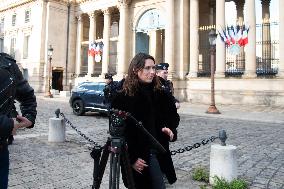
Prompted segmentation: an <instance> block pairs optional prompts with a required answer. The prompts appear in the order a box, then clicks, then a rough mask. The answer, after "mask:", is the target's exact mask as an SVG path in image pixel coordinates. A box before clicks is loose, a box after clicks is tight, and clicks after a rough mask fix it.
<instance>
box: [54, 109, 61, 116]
mask: <svg viewBox="0 0 284 189" xmlns="http://www.w3.org/2000/svg"><path fill="white" fill-rule="evenodd" d="M54 113H55V116H56V118H59V114H60V109H59V108H58V109H56V110H55V112H54Z"/></svg>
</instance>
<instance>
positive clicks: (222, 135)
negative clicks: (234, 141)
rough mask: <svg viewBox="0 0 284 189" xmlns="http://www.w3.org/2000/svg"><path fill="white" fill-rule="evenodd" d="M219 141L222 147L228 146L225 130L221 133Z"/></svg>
mask: <svg viewBox="0 0 284 189" xmlns="http://www.w3.org/2000/svg"><path fill="white" fill-rule="evenodd" d="M219 139H220V140H221V146H226V140H227V134H226V131H225V130H221V131H219Z"/></svg>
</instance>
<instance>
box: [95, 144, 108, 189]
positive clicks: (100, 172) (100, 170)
mask: <svg viewBox="0 0 284 189" xmlns="http://www.w3.org/2000/svg"><path fill="white" fill-rule="evenodd" d="M109 145H110V141H107V142H106V144H105V146H104V148H103V154H102V156H101V159H100V162H99V166H98V169H97V170H98V171H97V173H96V177H97V178H96V182H94V185H93V188H95V189H99V188H100V185H101V182H102V179H103V174H104V171H105V168H106V164H107V160H108V156H109V150H108V148H109ZM94 181H95V180H94Z"/></svg>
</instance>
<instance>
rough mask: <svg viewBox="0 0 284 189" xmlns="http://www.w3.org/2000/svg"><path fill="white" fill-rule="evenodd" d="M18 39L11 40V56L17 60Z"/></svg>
mask: <svg viewBox="0 0 284 189" xmlns="http://www.w3.org/2000/svg"><path fill="white" fill-rule="evenodd" d="M15 47H16V38H12V39H11V46H10V55H11V56H12V57H13V58H15Z"/></svg>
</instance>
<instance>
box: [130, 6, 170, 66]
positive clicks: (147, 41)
mask: <svg viewBox="0 0 284 189" xmlns="http://www.w3.org/2000/svg"><path fill="white" fill-rule="evenodd" d="M165 23H166V22H165V19H164V16H163V15H162V14H161V13H160V11H159V10H158V9H150V10H147V11H146V12H144V13H143V14H142V16H141V17H140V19H139V20H138V23H137V26H136V30H135V31H136V35H135V53H136V54H137V53H139V52H143V53H147V54H150V55H152V56H153V57H154V58H155V60H156V61H157V62H164V61H165V25H166V24H165Z"/></svg>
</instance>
